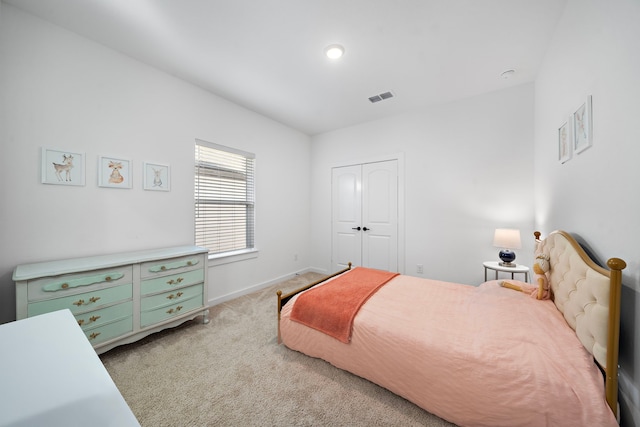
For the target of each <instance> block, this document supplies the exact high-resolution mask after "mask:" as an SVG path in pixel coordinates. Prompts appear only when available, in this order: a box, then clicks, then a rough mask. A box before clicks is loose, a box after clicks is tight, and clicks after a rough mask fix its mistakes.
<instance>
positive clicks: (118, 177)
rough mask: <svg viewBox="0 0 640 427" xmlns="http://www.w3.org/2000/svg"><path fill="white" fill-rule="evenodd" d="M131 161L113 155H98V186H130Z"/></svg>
mask: <svg viewBox="0 0 640 427" xmlns="http://www.w3.org/2000/svg"><path fill="white" fill-rule="evenodd" d="M131 183H132V180H131V161H130V160H126V159H119V158H115V157H107V156H99V157H98V186H100V187H111V188H131Z"/></svg>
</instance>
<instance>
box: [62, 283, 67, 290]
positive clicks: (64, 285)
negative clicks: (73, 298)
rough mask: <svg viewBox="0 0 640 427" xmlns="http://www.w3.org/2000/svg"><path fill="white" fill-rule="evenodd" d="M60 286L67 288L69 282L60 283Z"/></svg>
mask: <svg viewBox="0 0 640 427" xmlns="http://www.w3.org/2000/svg"><path fill="white" fill-rule="evenodd" d="M60 287H61V288H62V289H67V288H68V287H69V284H68V283H63V284H62V285H60Z"/></svg>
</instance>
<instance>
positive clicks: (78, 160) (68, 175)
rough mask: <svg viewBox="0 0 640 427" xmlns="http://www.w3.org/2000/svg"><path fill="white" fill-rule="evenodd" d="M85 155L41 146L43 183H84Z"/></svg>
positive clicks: (80, 184) (81, 184) (41, 175)
mask: <svg viewBox="0 0 640 427" xmlns="http://www.w3.org/2000/svg"><path fill="white" fill-rule="evenodd" d="M84 159H85V155H84V153H78V152H77V151H67V150H58V149H52V148H45V147H42V148H41V173H40V178H41V182H42V183H43V184H56V185H79V186H83V185H84V177H85V160H84Z"/></svg>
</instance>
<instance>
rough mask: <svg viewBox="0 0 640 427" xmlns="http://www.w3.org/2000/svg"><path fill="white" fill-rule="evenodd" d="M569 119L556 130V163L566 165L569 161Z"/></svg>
mask: <svg viewBox="0 0 640 427" xmlns="http://www.w3.org/2000/svg"><path fill="white" fill-rule="evenodd" d="M571 122H572V120H571V117H569V119H568V120H567V121H566V122H564V123H563V124H562V126H560V127H559V128H558V161H559V162H560V163H566V162H568V161H569V160H571V154H572V149H571V127H572V126H571Z"/></svg>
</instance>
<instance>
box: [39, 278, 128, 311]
mask: <svg viewBox="0 0 640 427" xmlns="http://www.w3.org/2000/svg"><path fill="white" fill-rule="evenodd" d="M132 289H133V286H132V285H131V283H129V284H126V285H121V286H115V287H111V288H106V289H104V288H103V289H97V290H95V291H92V292H85V293H83V294H75V295H69V296H65V297H62V298H55V299H50V300H46V301H38V302H33V303H30V304H29V305H28V307H27V314H28V316H29V317H31V316H37V315H38V314H44V313H48V312H50V311H56V310H63V309H65V308H68V309H69V310H71V312H72V313H73V314H74V315H75V314H80V313H85V312H87V311H92V310H95V309H97V308H101V307H104V306H106V305H109V304H113V303H116V302H118V301H124V300H127V299H131V298H132V297H133V291H132Z"/></svg>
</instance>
